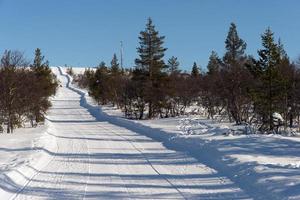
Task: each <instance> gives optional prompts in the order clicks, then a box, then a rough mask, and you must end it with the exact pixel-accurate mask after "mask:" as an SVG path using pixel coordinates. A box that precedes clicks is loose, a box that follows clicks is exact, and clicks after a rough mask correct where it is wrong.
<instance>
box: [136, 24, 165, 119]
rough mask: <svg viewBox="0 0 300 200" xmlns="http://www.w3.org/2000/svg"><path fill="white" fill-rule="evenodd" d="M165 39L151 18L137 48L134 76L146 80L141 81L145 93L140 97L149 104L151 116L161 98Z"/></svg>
mask: <svg viewBox="0 0 300 200" xmlns="http://www.w3.org/2000/svg"><path fill="white" fill-rule="evenodd" d="M164 39H165V37H164V36H159V33H158V31H156V30H155V26H154V25H153V23H152V20H151V18H149V19H148V22H147V24H146V28H145V30H144V31H141V32H140V36H139V40H140V42H139V44H140V46H139V47H138V48H137V52H138V54H139V58H137V59H136V60H135V63H136V69H135V73H133V74H134V76H138V77H133V79H135V80H140V81H144V83H140V85H141V87H143V88H142V89H141V92H142V93H143V94H140V97H142V99H143V100H144V101H145V102H146V103H147V104H148V117H149V118H151V117H153V115H154V114H155V110H157V107H158V103H159V99H160V98H161V95H160V92H161V88H162V85H161V83H162V75H163V69H164V68H165V63H164V61H163V57H164V52H165V51H166V50H167V49H166V48H164V47H163V43H164Z"/></svg>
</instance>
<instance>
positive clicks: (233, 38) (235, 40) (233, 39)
mask: <svg viewBox="0 0 300 200" xmlns="http://www.w3.org/2000/svg"><path fill="white" fill-rule="evenodd" d="M246 47H247V44H246V43H245V42H244V40H242V39H241V38H240V37H239V35H238V32H237V29H236V25H235V24H234V23H231V24H230V28H229V31H228V35H227V38H226V41H225V48H226V53H225V56H224V59H223V60H224V62H225V63H234V62H236V61H237V60H238V59H239V58H241V57H243V56H244V53H245V49H246Z"/></svg>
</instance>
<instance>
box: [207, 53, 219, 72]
mask: <svg viewBox="0 0 300 200" xmlns="http://www.w3.org/2000/svg"><path fill="white" fill-rule="evenodd" d="M221 66H222V60H221V59H220V58H219V56H218V54H217V53H216V52H215V51H212V52H211V55H210V56H209V61H208V65H207V70H208V74H214V73H217V72H219V71H220V69H221Z"/></svg>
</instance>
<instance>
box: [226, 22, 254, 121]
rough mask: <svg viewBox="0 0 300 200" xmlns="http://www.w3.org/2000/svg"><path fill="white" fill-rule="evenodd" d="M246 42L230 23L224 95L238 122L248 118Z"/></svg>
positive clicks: (229, 110) (227, 39)
mask: <svg viewBox="0 0 300 200" xmlns="http://www.w3.org/2000/svg"><path fill="white" fill-rule="evenodd" d="M246 46H247V45H246V43H245V42H244V40H242V39H241V38H240V37H239V35H238V32H237V28H236V25H235V24H234V23H231V24H230V28H229V31H228V34H227V37H226V40H225V49H226V52H225V55H224V57H223V67H222V74H221V75H222V82H223V84H222V87H223V91H222V96H223V99H224V101H225V102H226V104H227V106H226V109H227V112H228V114H229V116H230V118H231V119H233V120H234V121H235V122H236V124H240V123H242V121H245V120H246V116H244V115H243V113H245V111H244V110H243V108H245V107H247V106H246V104H248V103H249V101H250V99H249V98H248V95H247V79H248V77H249V76H248V71H247V69H246V67H245V63H246V61H247V57H246V55H245V49H246Z"/></svg>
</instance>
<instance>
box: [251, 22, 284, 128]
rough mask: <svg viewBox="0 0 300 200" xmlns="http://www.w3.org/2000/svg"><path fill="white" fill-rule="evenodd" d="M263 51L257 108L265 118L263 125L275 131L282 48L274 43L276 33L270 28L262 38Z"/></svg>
mask: <svg viewBox="0 0 300 200" xmlns="http://www.w3.org/2000/svg"><path fill="white" fill-rule="evenodd" d="M261 39H262V46H263V49H261V50H259V51H258V55H259V60H258V67H257V70H258V73H259V74H260V76H259V77H260V80H261V84H262V85H261V87H260V88H259V90H258V93H256V106H257V108H258V109H259V113H260V114H261V115H262V117H263V123H264V124H268V129H269V130H273V129H274V124H273V113H274V112H276V111H278V107H276V101H278V100H279V99H280V96H281V92H282V91H280V90H278V89H279V88H280V79H281V78H280V74H279V64H280V62H281V59H280V48H279V47H278V44H276V42H275V41H274V33H273V32H272V31H271V29H270V28H268V29H267V30H266V31H265V32H264V34H263V35H262V36H261Z"/></svg>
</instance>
